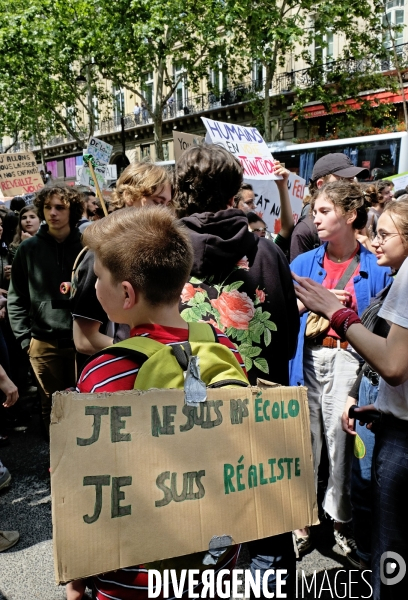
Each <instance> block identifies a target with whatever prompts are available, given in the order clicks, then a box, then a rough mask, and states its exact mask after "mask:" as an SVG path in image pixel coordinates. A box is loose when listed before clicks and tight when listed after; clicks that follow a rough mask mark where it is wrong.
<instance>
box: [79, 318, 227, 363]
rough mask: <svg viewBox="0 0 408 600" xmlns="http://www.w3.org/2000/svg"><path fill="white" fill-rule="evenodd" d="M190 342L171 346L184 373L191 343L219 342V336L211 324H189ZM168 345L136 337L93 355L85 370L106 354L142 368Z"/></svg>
mask: <svg viewBox="0 0 408 600" xmlns="http://www.w3.org/2000/svg"><path fill="white" fill-rule="evenodd" d="M188 340H189V341H188V342H187V343H184V344H171V346H170V347H171V349H172V350H173V354H174V356H175V357H176V360H177V362H178V364H179V365H180V367H181V369H182V370H183V371H186V370H187V366H188V361H189V358H190V356H191V355H192V351H191V346H190V343H189V342H214V341H215V342H218V336H217V334H216V332H215V330H214V329H213V326H212V325H210V324H209V323H189V324H188ZM165 345H166V344H162V343H161V342H157V341H156V340H152V339H151V338H149V337H143V336H136V337H132V338H128V339H127V340H123V341H122V342H118V343H117V344H114V345H113V346H107V347H106V348H104V349H103V350H101V351H100V352H97V353H96V354H93V355H92V356H90V357H89V359H88V360H87V361H86V363H85V364H84V366H83V368H85V367H86V365H87V364H88V363H89V362H90V361H91V360H94V359H95V358H98V357H99V356H102V355H104V354H111V355H112V356H123V357H128V358H130V359H131V360H134V361H135V362H136V363H137V364H138V365H139V367H141V366H142V365H143V364H144V363H145V362H146V361H147V360H148V359H149V358H150V357H151V356H153V355H154V354H156V352H158V351H159V350H161V349H162V348H163V347H164V346H165Z"/></svg>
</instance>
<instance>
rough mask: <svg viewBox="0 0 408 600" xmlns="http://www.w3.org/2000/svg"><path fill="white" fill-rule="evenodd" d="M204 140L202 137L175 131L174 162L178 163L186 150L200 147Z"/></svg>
mask: <svg viewBox="0 0 408 600" xmlns="http://www.w3.org/2000/svg"><path fill="white" fill-rule="evenodd" d="M203 139H204V137H203V136H202V135H193V134H191V133H182V132H181V131H173V148H174V160H175V161H176V162H177V161H178V160H179V158H180V156H181V155H182V154H183V152H184V150H187V148H190V146H198V145H199V144H200V142H202V141H203Z"/></svg>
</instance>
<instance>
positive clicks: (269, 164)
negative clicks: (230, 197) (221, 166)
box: [201, 117, 280, 180]
mask: <svg viewBox="0 0 408 600" xmlns="http://www.w3.org/2000/svg"><path fill="white" fill-rule="evenodd" d="M201 120H202V121H203V123H204V125H205V128H206V129H207V136H206V140H207V139H208V140H209V141H210V142H211V143H212V144H220V145H221V146H224V148H226V149H227V150H228V151H229V152H231V154H233V155H234V156H235V157H236V158H238V160H239V161H240V163H241V165H242V167H243V169H244V178H249V179H253V178H255V179H264V180H270V179H280V177H277V176H276V175H275V167H274V166H273V157H272V154H271V151H270V150H269V148H268V146H267V145H266V143H265V141H264V139H263V137H262V136H261V134H260V133H259V131H258V130H257V128H256V127H244V126H243V125H234V124H232V123H223V122H222V121H213V120H212V119H206V118H205V117H201Z"/></svg>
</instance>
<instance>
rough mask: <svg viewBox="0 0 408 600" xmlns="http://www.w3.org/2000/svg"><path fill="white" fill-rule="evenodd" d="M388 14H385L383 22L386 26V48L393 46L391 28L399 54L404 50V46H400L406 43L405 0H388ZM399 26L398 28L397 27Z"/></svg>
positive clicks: (384, 37)
mask: <svg viewBox="0 0 408 600" xmlns="http://www.w3.org/2000/svg"><path fill="white" fill-rule="evenodd" d="M385 7H386V14H385V15H383V19H382V24H383V27H384V33H383V40H384V46H385V47H386V48H391V46H392V44H391V36H390V28H391V29H392V35H393V38H394V42H395V45H396V46H397V49H396V50H397V52H398V54H400V53H402V52H403V49H402V48H398V46H400V45H401V44H403V43H404V31H403V27H404V8H403V7H404V0H388V2H386V5H385ZM396 27H399V29H398V30H396V29H395V28H396Z"/></svg>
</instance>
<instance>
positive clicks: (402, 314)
mask: <svg viewBox="0 0 408 600" xmlns="http://www.w3.org/2000/svg"><path fill="white" fill-rule="evenodd" d="M378 315H379V316H380V317H381V318H383V319H386V320H387V321H388V322H389V323H395V325H399V326H400V327H404V328H405V329H408V258H406V259H405V261H404V263H403V265H402V267H401V268H400V270H399V271H398V275H397V277H396V278H395V281H394V283H393V284H392V286H391V289H390V291H389V293H388V296H387V297H386V299H385V301H384V304H383V305H382V308H381V310H380V311H379V313H378ZM407 355H408V348H407ZM375 407H376V408H377V409H378V410H380V411H381V412H383V413H386V414H389V415H393V416H394V417H396V418H397V419H402V420H403V421H408V381H405V382H404V383H402V384H401V385H397V386H395V387H393V386H391V385H388V383H386V382H385V381H384V380H383V379H382V378H381V379H380V386H379V390H378V398H377V401H376V402H375Z"/></svg>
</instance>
